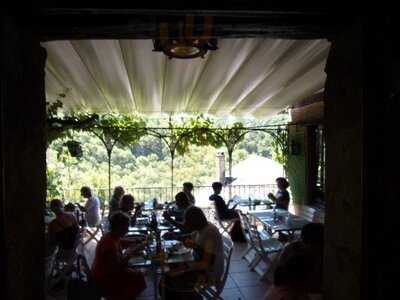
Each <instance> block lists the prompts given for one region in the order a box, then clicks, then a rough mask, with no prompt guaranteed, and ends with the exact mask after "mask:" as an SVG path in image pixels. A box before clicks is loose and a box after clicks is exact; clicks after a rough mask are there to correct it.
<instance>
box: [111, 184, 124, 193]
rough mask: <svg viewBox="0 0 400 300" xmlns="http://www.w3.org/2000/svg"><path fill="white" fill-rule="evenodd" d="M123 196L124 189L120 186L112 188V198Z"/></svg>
mask: <svg viewBox="0 0 400 300" xmlns="http://www.w3.org/2000/svg"><path fill="white" fill-rule="evenodd" d="M123 194H124V188H123V187H122V186H120V185H119V186H116V187H115V188H114V192H113V196H116V195H123Z"/></svg>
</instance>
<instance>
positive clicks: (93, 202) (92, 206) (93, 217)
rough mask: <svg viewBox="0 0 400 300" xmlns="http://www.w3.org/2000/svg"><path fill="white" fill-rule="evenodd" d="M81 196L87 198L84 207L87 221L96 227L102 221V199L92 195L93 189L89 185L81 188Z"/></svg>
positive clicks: (90, 225)
mask: <svg viewBox="0 0 400 300" xmlns="http://www.w3.org/2000/svg"><path fill="white" fill-rule="evenodd" d="M81 196H82V197H83V198H86V199H87V200H86V203H85V206H84V207H83V211H84V212H85V213H86V214H85V216H86V222H87V224H88V226H89V227H96V226H97V225H98V224H99V223H100V200H99V198H97V197H95V196H93V195H92V190H91V189H90V187H88V186H84V187H82V188H81Z"/></svg>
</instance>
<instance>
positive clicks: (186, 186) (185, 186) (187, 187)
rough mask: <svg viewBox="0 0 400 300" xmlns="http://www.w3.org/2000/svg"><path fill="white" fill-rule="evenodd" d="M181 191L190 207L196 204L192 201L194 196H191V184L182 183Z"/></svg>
mask: <svg viewBox="0 0 400 300" xmlns="http://www.w3.org/2000/svg"><path fill="white" fill-rule="evenodd" d="M182 191H183V192H184V193H185V194H186V196H187V197H188V199H189V202H190V204H191V205H194V204H195V202H196V200H195V199H194V196H193V194H192V192H193V183H191V182H184V183H183V190H182Z"/></svg>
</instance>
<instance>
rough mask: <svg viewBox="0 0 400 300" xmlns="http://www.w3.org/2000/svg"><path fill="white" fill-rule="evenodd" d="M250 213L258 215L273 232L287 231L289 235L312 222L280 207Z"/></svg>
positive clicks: (250, 212)
mask: <svg viewBox="0 0 400 300" xmlns="http://www.w3.org/2000/svg"><path fill="white" fill-rule="evenodd" d="M248 213H249V214H250V215H252V216H254V217H256V218H257V219H258V220H259V221H260V222H261V223H262V224H263V225H264V226H265V228H266V229H267V230H268V231H269V232H271V233H272V234H274V233H277V232H286V233H288V234H289V235H293V234H294V233H295V232H297V231H301V230H302V229H303V227H304V226H305V225H306V224H308V223H310V222H309V221H307V220H306V219H304V218H302V217H300V216H296V215H294V214H291V213H290V212H289V211H287V210H285V209H279V208H278V209H265V210H255V211H249V212H248Z"/></svg>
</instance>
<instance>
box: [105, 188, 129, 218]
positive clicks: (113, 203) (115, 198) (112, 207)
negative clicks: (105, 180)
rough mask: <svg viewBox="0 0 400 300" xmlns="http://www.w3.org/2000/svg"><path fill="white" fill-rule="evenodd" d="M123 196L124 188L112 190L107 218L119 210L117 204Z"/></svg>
mask: <svg viewBox="0 0 400 300" xmlns="http://www.w3.org/2000/svg"><path fill="white" fill-rule="evenodd" d="M124 194H125V191H124V188H123V187H122V186H116V187H115V188H114V192H113V195H112V197H111V200H110V203H109V207H108V209H109V213H108V215H109V216H112V214H113V213H114V212H117V211H118V210H119V202H120V201H121V199H122V196H123V195H124Z"/></svg>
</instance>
